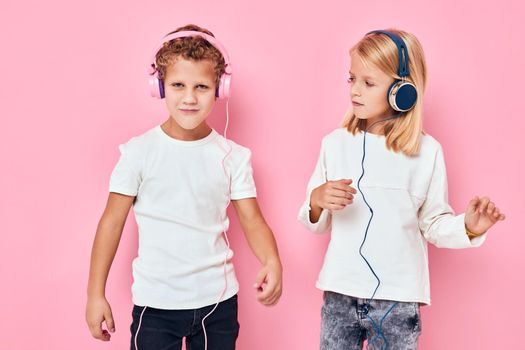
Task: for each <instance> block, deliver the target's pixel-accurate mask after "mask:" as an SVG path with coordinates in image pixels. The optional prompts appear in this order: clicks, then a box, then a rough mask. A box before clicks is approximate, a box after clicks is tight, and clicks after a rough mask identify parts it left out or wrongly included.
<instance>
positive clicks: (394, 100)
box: [387, 80, 417, 112]
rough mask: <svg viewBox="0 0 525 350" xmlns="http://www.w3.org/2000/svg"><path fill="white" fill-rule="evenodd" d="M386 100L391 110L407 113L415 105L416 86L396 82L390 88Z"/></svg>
mask: <svg viewBox="0 0 525 350" xmlns="http://www.w3.org/2000/svg"><path fill="white" fill-rule="evenodd" d="M387 98H388V103H389V104H390V107H392V109H393V110H395V111H397V112H407V111H409V110H411V109H412V108H413V107H414V106H415V104H416V101H417V89H416V86H415V85H414V84H412V83H410V82H408V81H402V80H396V81H395V82H394V83H393V84H392V85H391V86H390V89H389V90H388V96H387Z"/></svg>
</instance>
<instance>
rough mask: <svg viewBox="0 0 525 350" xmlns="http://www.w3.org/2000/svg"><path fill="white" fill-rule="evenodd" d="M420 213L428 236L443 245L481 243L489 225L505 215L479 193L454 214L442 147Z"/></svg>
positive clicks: (457, 246) (447, 246) (444, 246)
mask: <svg viewBox="0 0 525 350" xmlns="http://www.w3.org/2000/svg"><path fill="white" fill-rule="evenodd" d="M418 217H419V227H420V229H421V232H422V233H423V235H424V236H425V238H426V240H427V241H429V242H430V243H432V244H434V245H436V246H437V247H442V248H469V247H477V246H480V245H481V244H482V243H483V242H484V240H485V237H486V236H485V235H484V233H485V232H486V231H487V230H488V228H489V227H491V226H492V225H493V224H494V223H495V222H496V221H498V220H503V219H504V218H505V216H504V215H503V214H501V213H500V212H499V209H497V208H495V206H494V204H493V203H492V204H491V203H490V201H489V200H488V198H484V199H482V200H480V199H479V198H477V197H476V198H474V199H473V200H472V201H471V202H470V203H469V206H468V208H467V211H466V213H465V214H460V215H455V214H454V211H453V210H452V208H451V207H450V205H449V204H448V185H447V173H446V168H445V160H444V157H443V151H442V149H441V148H439V149H438V152H437V153H436V159H435V162H434V169H433V173H432V178H431V181H430V184H429V187H428V190H427V195H426V199H425V201H424V202H423V205H422V206H421V208H420V209H419V212H418ZM468 231H471V232H470V233H469V232H468Z"/></svg>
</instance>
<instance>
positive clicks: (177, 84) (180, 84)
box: [171, 83, 184, 88]
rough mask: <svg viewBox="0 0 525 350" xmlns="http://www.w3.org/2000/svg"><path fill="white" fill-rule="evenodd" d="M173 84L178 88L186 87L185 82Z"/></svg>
mask: <svg viewBox="0 0 525 350" xmlns="http://www.w3.org/2000/svg"><path fill="white" fill-rule="evenodd" d="M171 86H173V87H176V88H181V87H184V84H182V83H172V84H171Z"/></svg>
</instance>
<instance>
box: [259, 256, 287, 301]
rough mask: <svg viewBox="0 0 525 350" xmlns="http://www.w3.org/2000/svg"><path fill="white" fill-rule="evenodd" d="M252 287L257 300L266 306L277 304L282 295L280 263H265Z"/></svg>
mask: <svg viewBox="0 0 525 350" xmlns="http://www.w3.org/2000/svg"><path fill="white" fill-rule="evenodd" d="M253 287H254V288H255V289H256V291H257V300H258V301H259V302H260V303H261V304H263V305H266V306H272V305H275V304H277V302H278V301H279V298H280V297H281V293H282V267H281V263H280V262H268V263H266V264H265V265H264V266H263V267H262V268H261V270H260V271H259V273H258V274H257V277H256V278H255V284H254V285H253Z"/></svg>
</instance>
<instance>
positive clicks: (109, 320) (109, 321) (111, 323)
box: [104, 311, 115, 333]
mask: <svg viewBox="0 0 525 350" xmlns="http://www.w3.org/2000/svg"><path fill="white" fill-rule="evenodd" d="M104 318H105V319H106V327H107V328H108V330H109V331H110V332H111V333H115V321H114V320H113V314H112V313H111V311H109V312H107V313H106V314H104Z"/></svg>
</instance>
